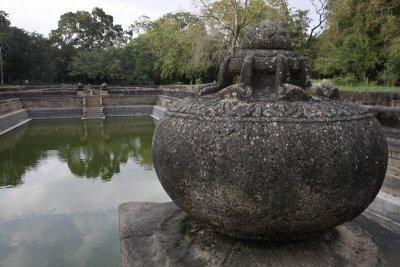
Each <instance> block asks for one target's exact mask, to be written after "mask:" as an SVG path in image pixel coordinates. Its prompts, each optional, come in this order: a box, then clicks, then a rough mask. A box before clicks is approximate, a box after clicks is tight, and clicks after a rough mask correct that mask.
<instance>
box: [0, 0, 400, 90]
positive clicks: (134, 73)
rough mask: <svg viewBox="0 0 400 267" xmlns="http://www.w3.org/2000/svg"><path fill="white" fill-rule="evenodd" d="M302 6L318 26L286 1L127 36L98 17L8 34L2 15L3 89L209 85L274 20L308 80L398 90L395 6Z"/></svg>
mask: <svg viewBox="0 0 400 267" xmlns="http://www.w3.org/2000/svg"><path fill="white" fill-rule="evenodd" d="M309 1H310V3H311V4H312V5H313V7H314V8H315V12H316V13H317V15H318V17H319V18H318V19H317V20H314V21H311V20H310V18H309V12H308V10H295V9H291V8H290V7H289V5H288V1H287V0H196V1H195V3H196V7H197V8H198V11H199V12H198V13H196V14H194V13H190V12H176V13H168V14H165V15H164V16H162V17H161V18H158V19H155V20H152V19H150V18H149V17H146V16H142V17H140V18H138V19H137V20H136V21H135V22H134V23H133V24H132V25H131V26H130V27H129V28H128V29H126V30H124V29H123V28H122V26H121V25H118V24H115V23H114V18H113V17H112V16H111V15H109V14H107V13H105V12H104V10H102V9H101V8H97V7H96V8H94V9H93V10H92V11H91V12H87V11H77V12H68V13H65V14H63V15H62V16H61V17H60V20H59V22H58V27H57V29H55V30H53V31H52V32H51V34H50V35H49V37H45V36H42V35H39V34H36V33H29V32H26V31H25V30H23V29H19V28H17V27H14V26H12V24H11V23H10V21H9V19H8V15H7V13H5V12H4V11H0V45H1V47H2V50H3V61H4V74H5V82H6V83H8V84H10V83H22V82H24V81H25V80H29V81H31V82H37V83H54V82H77V81H82V82H87V83H102V82H103V81H106V82H107V83H118V84H128V83H129V84H161V83H201V82H212V81H215V80H216V79H217V73H218V68H219V64H220V62H221V61H222V60H223V58H224V57H226V56H228V55H230V54H233V53H235V52H236V51H237V50H238V49H240V46H241V41H242V38H243V35H244V32H245V31H246V30H247V29H249V28H250V27H253V26H254V25H256V24H257V23H259V22H261V21H263V20H265V19H272V20H275V21H278V22H279V23H281V24H282V25H283V26H284V27H285V28H286V29H287V30H288V32H289V33H290V35H291V37H292V40H293V49H294V51H295V52H297V53H299V54H303V55H305V56H308V57H310V58H311V66H312V72H313V76H314V77H321V78H325V77H335V76H344V77H350V79H353V80H356V81H361V82H366V83H367V82H379V83H383V84H388V85H398V84H400V33H399V31H398V29H399V28H400V1H399V0H363V1H361V0H309Z"/></svg>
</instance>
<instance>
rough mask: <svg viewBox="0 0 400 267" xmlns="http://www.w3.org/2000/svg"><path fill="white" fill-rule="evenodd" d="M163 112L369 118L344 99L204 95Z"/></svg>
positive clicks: (320, 119)
mask: <svg viewBox="0 0 400 267" xmlns="http://www.w3.org/2000/svg"><path fill="white" fill-rule="evenodd" d="M166 115H167V116H175V117H185V118H190V119H201V120H204V119H210V120H242V121H254V120H256V121H257V120H261V121H267V122H268V121H271V122H281V121H295V122H302V121H304V122H335V121H349V120H356V119H364V118H373V115H372V114H371V113H370V112H369V111H368V110H367V109H366V108H364V107H362V106H360V105H358V104H356V103H351V102H346V101H332V100H312V101H278V102H244V101H231V100H219V99H216V98H205V97H201V98H186V99H183V100H181V101H176V102H175V103H173V104H172V105H171V106H170V107H169V109H168V111H167V113H166Z"/></svg>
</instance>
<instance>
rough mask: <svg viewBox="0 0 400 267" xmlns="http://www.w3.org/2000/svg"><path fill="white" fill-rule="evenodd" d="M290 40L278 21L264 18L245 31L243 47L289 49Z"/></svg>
mask: <svg viewBox="0 0 400 267" xmlns="http://www.w3.org/2000/svg"><path fill="white" fill-rule="evenodd" d="M291 46H292V40H291V39H290V36H289V34H288V33H287V31H286V30H285V29H284V28H283V27H282V26H281V25H279V24H278V23H276V22H274V21H272V20H266V21H264V22H262V23H260V24H259V25H257V26H255V27H254V28H252V29H250V30H249V31H247V32H246V34H245V36H244V39H243V43H242V47H243V49H251V50H255V49H265V50H290V49H291Z"/></svg>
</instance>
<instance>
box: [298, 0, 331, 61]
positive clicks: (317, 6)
mask: <svg viewBox="0 0 400 267" xmlns="http://www.w3.org/2000/svg"><path fill="white" fill-rule="evenodd" d="M311 4H312V6H313V7H314V10H315V13H316V14H317V17H318V18H317V21H316V23H315V25H314V26H313V27H312V28H311V30H310V33H309V35H308V38H307V44H306V47H305V51H304V52H303V54H306V55H309V54H310V50H311V46H312V42H313V40H314V39H315V38H316V35H318V34H319V32H318V31H319V30H320V29H321V28H322V27H323V25H324V23H325V21H326V20H327V11H328V4H329V1H328V0H311Z"/></svg>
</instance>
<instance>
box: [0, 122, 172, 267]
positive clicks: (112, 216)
mask: <svg viewBox="0 0 400 267" xmlns="http://www.w3.org/2000/svg"><path fill="white" fill-rule="evenodd" d="M153 131H154V123H153V121H152V119H151V118H147V117H138V118H118V119H107V120H104V121H82V120H49V121H32V122H30V123H29V124H26V125H24V126H21V127H19V128H17V129H15V130H14V131H12V132H9V133H7V134H6V135H3V136H0V266H13V267H14V266H118V265H119V260H120V255H119V238H118V215H117V207H118V205H119V204H121V203H124V202H130V201H149V202H167V201H170V199H169V197H168V195H167V194H166V193H165V191H164V190H163V188H162V187H161V185H160V183H159V182H158V179H157V176H156V174H155V172H154V168H153V163H152V156H151V143H152V137H153Z"/></svg>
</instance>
